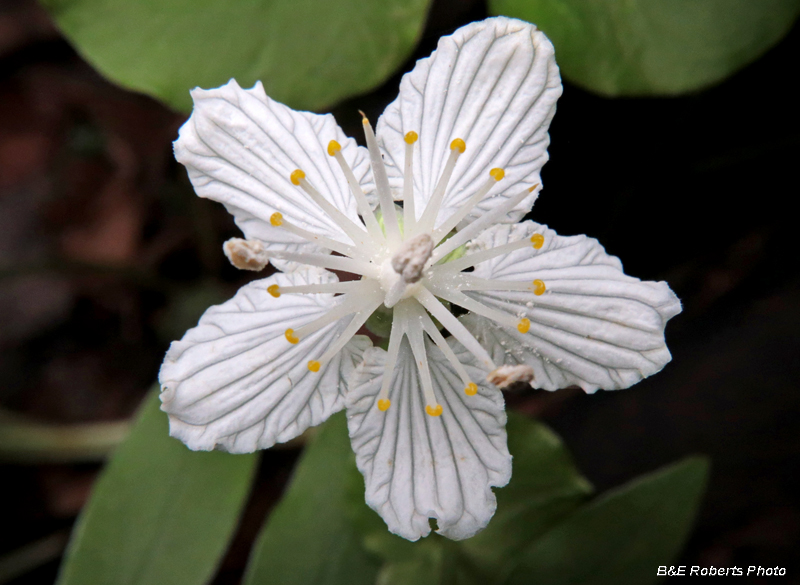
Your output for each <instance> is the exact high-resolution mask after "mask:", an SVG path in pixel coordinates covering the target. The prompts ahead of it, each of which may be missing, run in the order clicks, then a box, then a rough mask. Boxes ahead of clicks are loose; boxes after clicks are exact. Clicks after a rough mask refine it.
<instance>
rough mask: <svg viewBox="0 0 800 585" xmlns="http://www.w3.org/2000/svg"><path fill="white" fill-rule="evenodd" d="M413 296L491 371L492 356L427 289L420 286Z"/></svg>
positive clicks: (492, 367)
mask: <svg viewBox="0 0 800 585" xmlns="http://www.w3.org/2000/svg"><path fill="white" fill-rule="evenodd" d="M414 296H415V297H416V299H417V300H418V301H419V302H420V303H421V304H422V306H423V307H425V308H426V309H427V310H428V312H429V313H430V314H431V315H433V316H434V317H436V318H437V319H438V320H439V323H441V324H442V325H443V326H444V327H445V328H446V329H447V330H448V331H449V332H450V334H451V335H452V336H453V337H455V338H456V339H457V340H458V341H459V342H460V343H461V345H463V346H464V347H465V348H467V350H468V351H469V352H470V353H471V354H472V355H474V356H475V357H476V358H477V359H478V361H479V362H481V363H482V364H483V366H484V367H485V368H486V369H487V370H489V371H491V370H494V369H495V368H496V366H495V365H494V362H492V358H491V357H489V354H488V353H486V350H485V349H483V347H482V346H481V344H480V343H478V340H477V339H475V338H474V337H473V336H472V333H470V332H469V330H467V328H466V327H464V325H462V324H461V321H459V320H458V319H456V318H455V316H454V315H453V314H452V313H451V312H450V311H448V310H447V308H446V307H445V306H444V305H443V304H442V303H441V302H440V301H439V300H438V299H437V298H436V297H435V296H433V294H431V292H430V291H428V289H426V288H422V289H420V290H419V291H418V292H417V293H416V294H415V295H414ZM390 344H391V341H390Z"/></svg>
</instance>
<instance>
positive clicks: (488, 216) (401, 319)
mask: <svg viewBox="0 0 800 585" xmlns="http://www.w3.org/2000/svg"><path fill="white" fill-rule="evenodd" d="M364 133H365V136H366V140H367V147H368V150H369V155H370V162H371V167H372V173H373V177H374V180H375V184H376V189H377V195H378V201H379V205H380V211H381V213H382V215H383V223H384V226H385V233H384V230H383V229H381V226H380V224H379V222H378V221H377V218H376V217H375V214H374V213H373V211H372V209H371V208H370V206H369V203H368V202H367V198H366V196H365V194H364V192H363V191H362V189H361V186H360V185H359V183H358V181H357V180H356V178H355V176H354V174H353V171H352V169H351V168H350V166H349V165H348V163H347V161H346V160H345V159H344V157H343V155H342V153H341V146H340V145H339V143H338V142H336V141H335V140H331V141H330V143H329V144H328V154H329V155H330V156H332V157H334V158H335V159H336V160H337V162H338V163H339V166H340V167H341V169H342V172H343V173H344V175H345V177H346V179H347V182H348V184H349V186H350V189H351V191H352V194H353V197H354V198H355V201H356V206H357V208H358V212H359V215H360V220H361V221H360V222H355V221H353V220H351V219H350V218H349V217H347V216H346V215H345V214H344V213H342V212H341V211H339V210H338V209H336V208H335V207H334V206H333V205H332V204H331V203H330V202H329V201H328V200H327V199H325V198H324V197H323V196H322V195H321V194H320V193H319V192H318V191H317V190H316V189H315V188H314V186H313V185H311V184H310V183H309V181H308V180H307V179H306V177H305V173H304V172H303V171H302V170H300V169H296V170H295V171H294V172H292V173H291V175H290V180H291V181H292V183H293V184H295V185H297V186H298V187H300V188H301V189H302V190H303V191H304V192H305V193H306V194H307V195H308V196H309V198H310V199H311V200H312V201H313V202H314V203H316V204H317V205H318V206H319V207H320V208H321V209H322V210H323V211H324V212H325V213H326V214H327V215H328V217H329V218H330V219H331V221H332V222H334V223H335V224H336V225H337V226H338V227H339V228H340V229H341V231H342V232H343V233H344V234H345V235H346V236H347V238H349V239H350V240H351V242H352V243H344V242H341V241H338V240H334V239H331V238H327V237H324V236H319V235H316V234H313V233H310V232H308V231H306V230H304V229H303V228H300V227H299V226H295V225H293V224H292V223H290V222H288V221H286V220H285V219H284V218H283V216H282V215H281V214H280V213H278V212H276V213H274V214H273V215H272V216H271V217H270V223H271V224H272V226H274V227H280V228H282V229H285V230H287V231H289V232H291V233H292V234H294V235H296V236H299V237H300V238H303V239H305V240H307V241H309V242H312V243H314V244H315V245H317V246H321V247H324V248H327V249H328V250H330V251H332V252H336V253H338V254H340V255H331V254H330V253H328V254H316V253H306V252H291V251H281V250H273V249H266V248H264V247H262V246H260V245H256V243H248V242H246V241H243V240H241V241H239V240H237V241H236V242H233V241H231V243H229V244H226V252H227V253H228V254H229V257H231V259H232V261H233V260H235V261H236V262H234V263H235V264H236V263H238V264H236V265H239V264H241V265H242V267H250V266H251V265H252V266H257V265H258V264H259V263H266V261H267V259H268V258H281V259H285V260H291V261H295V262H300V263H303V264H308V265H312V266H320V267H323V268H328V269H333V270H341V271H345V272H350V273H353V274H356V275H360V276H361V279H360V280H353V281H346V282H335V283H327V284H316V285H303V286H291V287H278V285H272V286H270V287H269V289H268V292H269V294H271V295H272V296H274V297H279V296H280V295H281V294H320V293H329V294H339V295H341V297H340V298H341V300H340V301H339V303H338V304H337V305H336V307H334V308H333V309H331V310H330V311H329V312H328V313H326V314H325V315H323V316H322V317H319V318H318V319H316V320H314V321H312V322H310V323H307V324H305V325H303V326H302V327H300V328H299V329H297V330H293V329H287V330H286V334H285V337H286V340H287V341H288V342H289V343H292V344H295V343H298V342H299V340H300V339H302V338H303V337H306V336H308V335H310V334H312V333H314V332H316V331H319V330H320V329H323V328H326V327H332V326H334V325H335V324H336V323H337V322H339V321H340V320H342V319H345V318H349V322H348V323H347V325H346V326H345V327H344V329H343V330H342V331H341V333H340V335H339V336H338V338H337V340H336V341H335V342H334V343H333V344H332V345H331V346H330V347H329V348H328V349H327V350H326V351H325V353H323V355H322V356H320V357H319V358H318V359H317V360H311V361H309V362H308V369H309V370H310V371H312V372H320V371H321V370H322V367H323V366H324V365H325V364H326V363H327V362H328V361H330V360H331V359H332V358H333V357H334V356H335V355H336V354H337V353H338V352H339V351H340V350H341V349H342V348H343V347H344V346H345V345H346V344H347V343H348V342H349V341H350V339H352V337H353V336H354V335H356V334H357V333H358V331H359V329H361V327H362V326H363V325H364V323H365V322H366V320H367V319H368V318H369V317H370V316H371V315H372V314H373V312H375V311H376V310H377V309H378V308H379V307H381V305H385V307H387V308H390V309H393V314H392V326H391V332H390V334H389V344H388V350H387V356H386V364H385V372H384V376H383V381H382V384H381V389H380V392H379V394H378V396H377V399H376V407H377V408H378V409H380V410H382V411H385V410H387V409H388V408H389V407H390V405H391V401H390V398H389V394H390V386H391V381H392V375H393V372H394V369H395V365H396V362H397V359H398V356H399V352H400V346H401V343H402V341H403V338H406V339H407V340H408V343H409V345H410V347H411V351H412V353H413V355H414V361H415V362H416V364H417V367H418V369H419V376H420V383H421V386H422V391H423V393H424V398H425V402H426V407H425V411H426V412H427V413H428V414H429V415H431V416H439V415H441V414H442V412H443V409H442V406H441V405H440V404H439V402H438V401H437V398H436V395H435V393H434V388H433V383H432V380H431V373H430V370H429V367H428V362H427V356H426V342H425V336H426V335H427V337H428V338H429V339H430V340H431V341H432V342H433V343H434V344H436V346H438V348H439V349H440V350H441V351H442V353H443V354H444V355H445V357H446V358H447V360H448V361H449V362H450V364H451V365H452V366H453V369H454V370H455V371H456V372H457V373H458V375H459V377H460V378H461V379H462V381H463V383H464V392H465V393H466V395H467V396H474V395H475V394H477V392H478V386H477V384H475V382H473V381H472V380H471V379H470V376H469V374H468V373H467V371H466V369H465V368H464V366H463V364H462V363H461V362H460V361H459V359H458V358H457V357H456V355H455V353H454V352H453V350H452V349H451V347H450V345H449V344H448V343H447V340H446V339H445V338H444V336H443V335H442V333H441V331H440V330H439V325H437V324H435V322H434V320H433V318H435V319H436V320H438V322H439V324H440V326H443V327H444V328H446V329H447V331H448V332H449V333H450V335H452V336H453V337H455V338H456V339H457V340H458V341H459V342H460V343H461V344H462V345H463V346H464V347H465V348H466V349H467V350H468V351H469V352H470V353H472V354H473V356H474V357H475V359H476V360H477V362H478V363H479V364H480V365H481V366H482V367H483V368H485V370H486V371H487V372H491V373H490V374H489V376H488V378H487V379H488V380H489V381H490V382H492V383H493V384H495V385H496V386H497V387H503V386H505V385H506V384H508V383H509V380H512V379H525V378H527V379H530V377H528V376H529V374H530V372H528V370H529V369H530V368H527V369H525V370H524V371H522V370H521V369H520V367H517V368H516V369H513V368H512V370H513V371H512V370H509V369H508V367H505V369H502V368H500V369H498V368H497V366H495V364H494V362H493V361H492V358H491V357H490V356H489V354H488V353H487V352H486V350H485V349H484V348H483V347H482V346H481V345H480V343H479V342H478V341H477V340H476V339H475V337H474V336H473V335H472V334H471V333H470V332H469V331H468V330H467V328H466V327H465V326H464V325H463V324H462V323H461V322H460V321H459V320H458V319H457V318H456V317H455V316H454V315H453V314H452V313H451V312H450V310H449V309H448V308H447V307H446V306H445V305H444V304H443V303H442V301H441V300H439V299H442V300H445V301H448V302H450V303H453V304H455V305H459V306H461V307H463V308H465V309H467V310H469V311H472V312H474V313H477V314H478V315H481V316H483V317H486V318H488V319H491V320H492V321H495V322H496V323H498V324H500V325H502V326H505V327H509V328H516V330H517V331H519V333H521V334H525V333H527V332H528V330H529V329H530V327H531V323H530V321H529V320H528V319H527V318H526V317H524V316H522V315H518V314H511V313H510V312H505V311H502V310H499V309H495V308H492V307H489V306H486V305H484V304H482V303H481V302H479V301H478V300H476V299H474V298H472V297H470V296H468V295H467V294H465V292H469V291H471V290H519V291H523V290H524V291H532V292H533V293H534V294H536V295H541V294H544V292H545V290H546V286H545V283H544V282H543V281H542V280H539V279H537V280H534V281H533V282H512V281H488V280H484V279H481V278H478V277H476V276H473V275H472V274H469V273H465V272H462V271H463V270H465V269H467V268H470V267H471V266H474V265H476V264H478V263H480V262H485V261H487V260H490V259H492V258H495V257H497V256H500V255H503V254H508V253H511V252H513V251H514V250H518V249H521V248H525V247H532V248H534V249H536V250H538V249H540V248H542V246H543V245H544V243H545V242H544V237H543V236H542V235H541V234H534V235H533V236H532V237H531V238H530V239H528V238H525V239H523V240H520V241H516V242H511V243H509V244H505V245H502V246H496V247H494V248H490V249H488V250H482V251H480V252H474V253H471V254H468V255H466V256H463V257H461V258H458V259H456V260H452V261H449V262H448V261H446V260H447V258H448V255H449V254H451V253H452V252H453V251H454V250H456V249H457V248H459V247H460V246H462V245H464V244H465V243H467V242H468V241H470V240H472V239H473V238H475V237H476V236H478V235H480V234H481V233H482V232H483V231H484V230H486V229H487V228H489V227H491V226H492V225H493V224H494V223H496V222H497V221H498V220H500V219H502V218H503V217H505V215H506V214H507V213H508V212H509V211H510V210H511V209H513V208H514V207H515V206H516V205H517V204H518V203H519V202H520V201H522V200H523V199H524V198H525V197H526V196H528V195H529V193H530V192H532V191H533V190H534V189H535V188H536V187H538V185H537V186H534V187H532V188H530V189H525V190H524V191H523V192H522V193H518V194H516V195H514V196H512V197H507V198H504V199H502V200H501V201H500V202H498V203H496V204H495V205H493V206H491V210H490V211H489V212H487V213H484V214H482V215H480V216H479V217H478V218H477V219H474V220H472V221H471V223H469V224H468V225H467V226H466V227H463V229H461V230H460V231H458V232H457V233H455V234H454V235H453V236H452V237H450V238H449V239H446V238H447V236H448V234H450V233H451V232H452V231H453V229H454V228H455V227H456V226H458V225H459V224H461V223H462V222H463V221H464V220H465V219H466V218H467V217H468V216H469V215H470V213H471V212H472V211H473V210H474V209H475V207H476V206H477V205H478V204H479V203H480V202H481V201H482V200H483V199H484V198H485V197H486V196H487V195H488V193H489V191H490V190H491V189H492V187H494V185H496V184H497V183H498V182H499V181H501V180H502V179H503V178H504V176H505V172H504V171H503V169H499V168H496V169H492V170H491V171H490V172H489V178H488V179H487V180H486V181H485V182H484V183H483V184H482V185H480V187H479V188H478V189H477V190H476V192H475V193H473V194H472V195H471V196H470V197H469V199H467V201H465V202H464V203H463V204H462V205H461V206H460V208H459V209H457V210H456V211H455V212H453V213H452V214H451V215H450V216H449V217H447V218H445V219H444V221H442V222H441V223H440V224H439V225H438V226H437V225H436V222H437V219H438V216H439V214H440V211H441V209H442V203H443V202H444V200H445V195H446V193H447V187H448V184H449V182H450V178H451V176H452V174H453V170H454V168H455V166H456V162H457V161H458V157H459V156H460V155H461V154H462V153H463V152H464V151H465V149H466V144H465V143H464V141H463V140H461V139H460V138H456V139H455V140H453V141H452V142H451V144H450V154H449V156H448V159H447V162H446V163H445V166H444V169H443V171H442V174H441V176H440V177H439V180H438V182H437V184H436V187H435V188H434V190H433V193H432V194H431V196H430V198H429V199H428V202H427V205H426V207H425V209H424V210H422V213H421V214H419V217H418V216H417V213H416V209H415V207H414V193H413V185H414V181H413V154H414V144H415V142H416V141H417V138H418V136H417V134H416V132H409V133H408V134H406V136H405V142H406V160H405V168H404V176H403V180H404V184H403V195H402V201H403V208H402V214H403V218H402V221H403V224H402V229H401V227H400V222H399V218H398V210H397V209H396V208H395V203H394V200H393V197H392V193H391V190H390V188H389V182H388V176H387V172H386V167H385V166H384V163H383V159H382V157H381V153H380V149H379V148H378V143H377V140H376V138H375V134H374V132H373V130H372V126H371V125H370V123H369V121H368V120H367V119H366V117H364ZM382 310H384V311H385V309H382ZM517 370H519V371H517Z"/></svg>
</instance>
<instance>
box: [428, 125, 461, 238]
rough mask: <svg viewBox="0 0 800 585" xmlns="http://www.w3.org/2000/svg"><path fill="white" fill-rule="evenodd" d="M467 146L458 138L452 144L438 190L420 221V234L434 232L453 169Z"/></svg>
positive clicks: (434, 191) (432, 196)
mask: <svg viewBox="0 0 800 585" xmlns="http://www.w3.org/2000/svg"><path fill="white" fill-rule="evenodd" d="M466 148H467V145H466V144H465V143H464V141H463V140H461V139H460V138H456V139H455V140H453V142H451V143H450V156H449V157H448V159H447V162H446V163H445V165H444V170H443V171H442V175H441V176H440V177H439V182H438V183H436V188H435V189H434V190H433V195H431V198H430V199H429V200H428V205H427V207H425V212H424V213H423V214H422V218H421V219H420V220H419V226H418V230H417V231H418V232H422V233H425V232H430V231H431V230H433V228H434V225H435V223H436V216H437V215H439V208H440V207H441V205H442V200H443V199H444V193H445V191H446V190H447V184H448V183H449V182H450V177H451V176H452V175H453V169H454V168H455V166H456V161H457V160H458V157H459V155H460V154H461V153H463V152H464V150H466Z"/></svg>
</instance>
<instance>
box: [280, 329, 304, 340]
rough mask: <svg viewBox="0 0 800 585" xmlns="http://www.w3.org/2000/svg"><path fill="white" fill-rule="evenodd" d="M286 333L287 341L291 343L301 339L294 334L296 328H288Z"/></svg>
mask: <svg viewBox="0 0 800 585" xmlns="http://www.w3.org/2000/svg"><path fill="white" fill-rule="evenodd" d="M284 335H285V336H286V341H288V342H289V343H297V342H298V341H300V339H299V338H298V337H297V336H296V335H295V334H294V329H287V330H286V333H284Z"/></svg>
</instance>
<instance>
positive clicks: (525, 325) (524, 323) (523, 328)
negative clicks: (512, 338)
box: [517, 318, 531, 333]
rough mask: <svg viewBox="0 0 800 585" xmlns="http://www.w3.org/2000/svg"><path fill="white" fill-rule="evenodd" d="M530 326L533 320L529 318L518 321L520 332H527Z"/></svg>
mask: <svg viewBox="0 0 800 585" xmlns="http://www.w3.org/2000/svg"><path fill="white" fill-rule="evenodd" d="M530 328H531V322H530V320H528V319H524V318H523V319H520V321H519V323H517V331H519V332H520V333H527V332H528V329H530Z"/></svg>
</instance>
